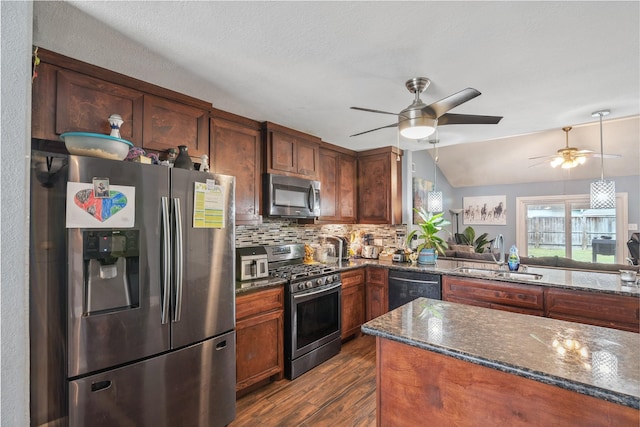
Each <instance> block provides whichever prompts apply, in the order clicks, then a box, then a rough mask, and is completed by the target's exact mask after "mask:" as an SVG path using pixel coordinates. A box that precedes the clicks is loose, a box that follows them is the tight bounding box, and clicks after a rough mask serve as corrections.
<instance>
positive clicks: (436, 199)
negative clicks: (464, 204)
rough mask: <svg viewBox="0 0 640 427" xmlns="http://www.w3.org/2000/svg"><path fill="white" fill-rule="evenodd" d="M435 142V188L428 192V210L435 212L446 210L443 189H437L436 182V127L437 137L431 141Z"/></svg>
mask: <svg viewBox="0 0 640 427" xmlns="http://www.w3.org/2000/svg"><path fill="white" fill-rule="evenodd" d="M429 142H430V143H432V144H433V147H434V150H435V153H434V155H433V189H432V190H431V191H429V192H428V193H427V211H429V212H432V213H435V212H442V211H443V210H444V208H443V206H442V205H443V203H442V199H443V197H442V191H436V182H437V179H438V168H437V166H436V165H437V163H438V147H437V145H436V144H437V143H438V129H437V128H436V139H435V140H433V141H429Z"/></svg>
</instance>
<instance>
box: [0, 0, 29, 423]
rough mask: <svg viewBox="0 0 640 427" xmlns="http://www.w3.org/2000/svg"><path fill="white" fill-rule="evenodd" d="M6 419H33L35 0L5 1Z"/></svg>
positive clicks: (0, 305) (1, 235)
mask: <svg viewBox="0 0 640 427" xmlns="http://www.w3.org/2000/svg"><path fill="white" fill-rule="evenodd" d="M0 3H1V6H0V15H1V17H0V20H1V21H0V22H1V24H0V27H1V40H2V41H1V43H2V44H1V52H2V65H1V67H2V71H1V76H2V78H1V92H2V94H1V97H0V100H1V102H2V126H1V130H0V138H1V141H2V143H1V144H0V158H1V159H2V163H1V166H0V167H1V171H0V272H1V274H0V324H1V329H0V337H1V339H2V346H1V350H0V365H1V368H0V369H1V371H0V393H1V396H0V397H1V399H0V400H1V404H0V405H1V406H0V420H1V422H0V423H1V424H2V425H3V426H27V425H29V335H28V330H29V298H28V295H29V280H28V271H29V268H28V261H29V253H28V242H29V235H28V229H29V198H28V194H29V178H28V176H29V153H30V147H31V79H30V75H31V34H32V14H33V3H32V2H30V1H15V2H12V1H2V2H0Z"/></svg>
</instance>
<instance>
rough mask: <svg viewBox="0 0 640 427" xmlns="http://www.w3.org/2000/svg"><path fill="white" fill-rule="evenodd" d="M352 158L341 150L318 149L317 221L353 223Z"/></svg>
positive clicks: (354, 193)
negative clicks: (318, 199)
mask: <svg viewBox="0 0 640 427" xmlns="http://www.w3.org/2000/svg"><path fill="white" fill-rule="evenodd" d="M356 170H357V166H356V157H355V153H353V152H351V151H350V150H346V149H344V148H340V147H337V146H334V145H331V144H327V143H323V145H322V147H321V148H320V183H321V190H320V222H323V221H325V222H338V223H354V222H355V221H356V203H357V200H356V195H357V192H356V180H357V176H356Z"/></svg>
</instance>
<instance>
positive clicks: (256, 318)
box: [236, 288, 284, 392]
mask: <svg viewBox="0 0 640 427" xmlns="http://www.w3.org/2000/svg"><path fill="white" fill-rule="evenodd" d="M283 302H284V290H283V289H282V288H277V289H267V290H264V291H258V292H254V293H251V294H248V295H241V296H238V297H236V392H238V391H241V390H243V389H245V388H247V387H249V386H252V385H254V384H256V383H259V382H261V381H263V380H268V379H269V378H271V379H274V380H279V379H282V376H283V373H284V340H283V337H284V323H283V321H284V312H283V307H284V304H283Z"/></svg>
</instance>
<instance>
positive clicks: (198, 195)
mask: <svg viewBox="0 0 640 427" xmlns="http://www.w3.org/2000/svg"><path fill="white" fill-rule="evenodd" d="M194 184H195V188H194V191H193V228H224V227H225V223H224V213H225V205H224V195H225V194H224V187H223V186H221V185H216V184H215V181H214V180H211V179H208V180H207V182H206V183H204V182H196V183H194Z"/></svg>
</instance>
